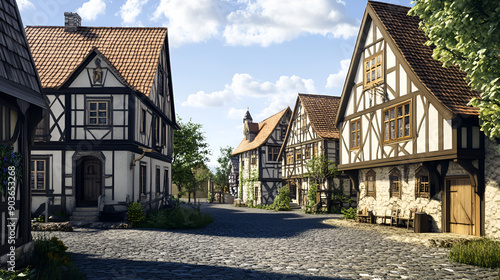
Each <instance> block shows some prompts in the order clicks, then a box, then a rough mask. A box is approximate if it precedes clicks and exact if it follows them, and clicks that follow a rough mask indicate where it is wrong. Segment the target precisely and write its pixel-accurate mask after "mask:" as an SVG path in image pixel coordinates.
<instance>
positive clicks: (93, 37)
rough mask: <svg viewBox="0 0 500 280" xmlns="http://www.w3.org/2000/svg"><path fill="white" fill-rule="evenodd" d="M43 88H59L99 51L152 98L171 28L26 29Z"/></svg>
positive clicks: (35, 27) (125, 77) (38, 27)
mask: <svg viewBox="0 0 500 280" xmlns="http://www.w3.org/2000/svg"><path fill="white" fill-rule="evenodd" d="M25 31H26V36H27V38H28V42H29V44H30V48H31V52H32V54H33V59H34V61H35V65H36V67H37V70H38V73H39V75H40V80H41V82H42V87H43V88H51V89H58V88H59V87H61V86H62V85H63V84H64V82H66V81H67V80H68V78H69V77H70V76H71V75H72V74H73V72H74V71H75V69H77V68H78V66H80V64H81V63H82V62H83V60H84V59H85V58H86V57H87V56H88V54H89V53H90V52H91V51H92V50H93V49H94V48H96V49H97V50H99V51H100V52H101V53H102V54H103V55H104V56H105V57H106V59H107V60H109V62H110V63H111V64H112V65H113V66H114V67H115V68H116V70H117V71H118V72H119V74H120V75H121V77H123V79H124V80H125V82H126V83H127V84H129V85H131V86H132V87H133V89H135V90H137V91H140V92H142V93H143V94H145V95H147V96H148V95H149V92H150V90H151V87H152V85H153V80H154V76H155V73H156V71H157V68H158V59H159V57H160V52H161V49H162V47H163V44H164V42H165V40H166V37H167V28H151V27H133V28H131V27H79V28H78V30H77V31H75V32H66V31H65V30H64V27H61V26H28V27H26V29H25Z"/></svg>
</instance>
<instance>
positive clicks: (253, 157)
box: [250, 154, 257, 165]
mask: <svg viewBox="0 0 500 280" xmlns="http://www.w3.org/2000/svg"><path fill="white" fill-rule="evenodd" d="M250 164H251V165H255V164H257V155H255V154H253V155H250Z"/></svg>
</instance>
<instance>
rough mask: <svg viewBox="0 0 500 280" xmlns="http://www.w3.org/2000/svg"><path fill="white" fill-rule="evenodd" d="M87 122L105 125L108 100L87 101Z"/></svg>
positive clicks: (107, 123) (106, 122)
mask: <svg viewBox="0 0 500 280" xmlns="http://www.w3.org/2000/svg"><path fill="white" fill-rule="evenodd" d="M87 102H88V103H87V112H88V115H87V116H88V118H87V124H88V125H92V126H107V125H109V124H110V121H109V112H110V110H109V105H110V101H109V100H89V101H87Z"/></svg>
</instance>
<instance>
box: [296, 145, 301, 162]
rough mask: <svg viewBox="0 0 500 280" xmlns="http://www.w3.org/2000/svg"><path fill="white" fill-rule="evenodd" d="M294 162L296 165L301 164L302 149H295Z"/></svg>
mask: <svg viewBox="0 0 500 280" xmlns="http://www.w3.org/2000/svg"><path fill="white" fill-rule="evenodd" d="M295 162H297V163H301V162H302V148H296V149H295Z"/></svg>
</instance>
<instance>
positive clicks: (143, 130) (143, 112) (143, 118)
mask: <svg viewBox="0 0 500 280" xmlns="http://www.w3.org/2000/svg"><path fill="white" fill-rule="evenodd" d="M141 133H146V110H145V109H141Z"/></svg>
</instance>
